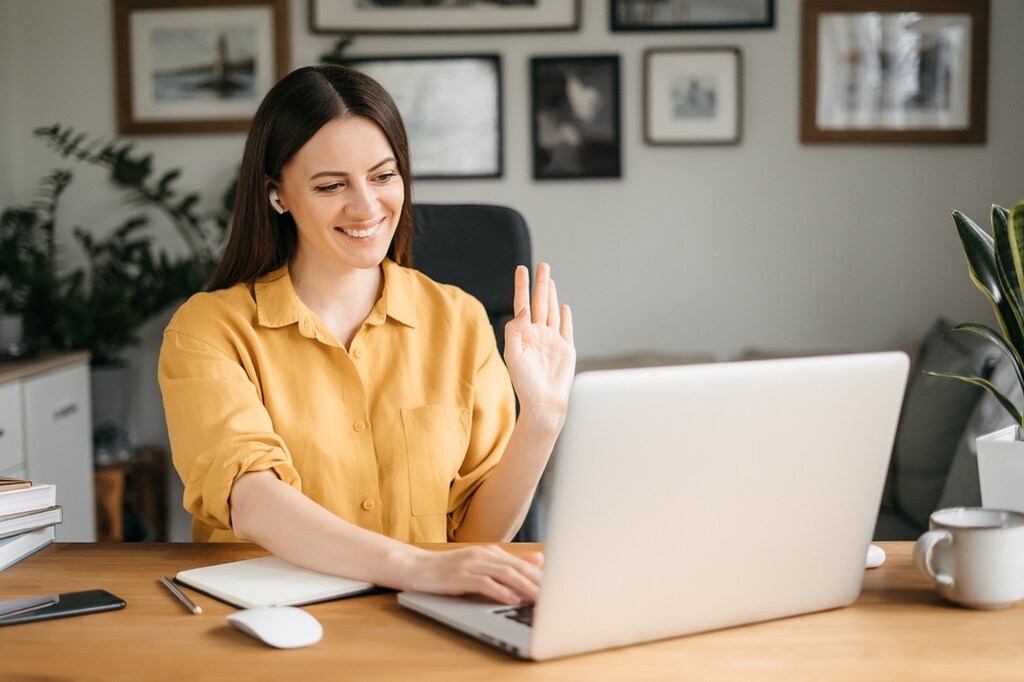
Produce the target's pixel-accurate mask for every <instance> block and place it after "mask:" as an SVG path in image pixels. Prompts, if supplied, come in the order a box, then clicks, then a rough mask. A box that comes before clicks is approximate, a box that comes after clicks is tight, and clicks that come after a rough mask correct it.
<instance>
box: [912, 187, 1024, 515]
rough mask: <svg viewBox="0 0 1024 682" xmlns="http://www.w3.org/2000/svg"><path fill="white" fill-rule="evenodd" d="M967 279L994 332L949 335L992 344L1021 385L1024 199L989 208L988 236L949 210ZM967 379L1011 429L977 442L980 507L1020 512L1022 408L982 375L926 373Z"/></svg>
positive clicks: (974, 329) (963, 328)
mask: <svg viewBox="0 0 1024 682" xmlns="http://www.w3.org/2000/svg"><path fill="white" fill-rule="evenodd" d="M953 222H954V223H955V225H956V229H957V233H958V234H959V236H960V242H961V245H962V246H963V250H964V255H965V256H966V257H967V267H968V271H969V273H970V277H971V280H972V281H973V282H974V284H975V285H976V286H977V287H978V288H979V289H980V290H981V292H982V293H983V294H985V296H986V297H987V298H988V300H989V302H991V304H992V309H993V310H994V312H995V316H996V321H997V322H998V325H999V329H998V330H996V329H993V328H991V327H989V326H987V325H984V324H978V323H967V324H961V325H957V326H956V327H954V328H953V329H952V330H951V331H950V333H953V332H967V333H973V334H977V335H979V336H981V337H983V338H985V339H987V340H988V341H989V342H991V343H993V344H995V346H997V347H998V348H999V349H1000V351H1002V353H1003V354H1004V355H1005V356H1006V358H1007V360H1008V361H1009V362H1010V364H1011V366H1012V367H1013V369H1014V372H1015V374H1016V377H1017V381H1018V382H1020V384H1021V386H1022V387H1024V201H1021V202H1019V203H1017V204H1016V205H1015V206H1014V207H1013V208H1012V209H1010V210H1006V209H1005V208H1003V207H1001V206H996V205H993V206H992V211H991V223H992V234H991V235H989V234H988V233H987V232H985V230H983V229H981V228H980V227H978V225H976V224H975V223H974V222H973V221H972V220H971V219H970V218H968V217H967V216H965V215H964V214H963V213H961V212H960V211H955V210H954V211H953ZM929 374H933V375H935V376H945V377H951V378H954V379H959V380H961V381H967V382H970V383H972V384H975V385H977V386H981V387H982V388H984V389H985V390H986V391H988V392H989V393H991V394H992V395H993V396H994V397H995V398H996V400H998V401H999V404H1000V405H1002V407H1003V409H1005V410H1006V412H1007V414H1009V415H1010V417H1011V418H1012V419H1013V422H1014V425H1013V426H1010V427H1007V428H1004V429H1000V430H998V431H995V432H993V433H990V434H986V435H983V436H980V437H979V438H978V440H977V451H978V477H979V480H980V483H981V499H982V504H984V505H985V506H986V507H992V508H997V509H1014V510H1018V511H1024V430H1022V427H1024V405H1016V404H1014V402H1013V401H1012V400H1010V398H1008V397H1007V396H1006V394H1005V393H1004V392H1002V391H1000V390H999V389H998V388H997V387H996V386H995V385H994V384H993V383H992V382H991V381H989V380H988V379H986V378H984V377H978V376H963V375H959V374H947V373H941V372H929Z"/></svg>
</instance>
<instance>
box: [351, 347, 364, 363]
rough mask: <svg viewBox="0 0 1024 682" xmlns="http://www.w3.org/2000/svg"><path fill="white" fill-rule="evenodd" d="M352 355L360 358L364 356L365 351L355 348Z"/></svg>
mask: <svg viewBox="0 0 1024 682" xmlns="http://www.w3.org/2000/svg"><path fill="white" fill-rule="evenodd" d="M352 357H354V358H355V359H356V360H358V359H359V358H361V357H363V351H361V350H359V349H358V348H353V349H352Z"/></svg>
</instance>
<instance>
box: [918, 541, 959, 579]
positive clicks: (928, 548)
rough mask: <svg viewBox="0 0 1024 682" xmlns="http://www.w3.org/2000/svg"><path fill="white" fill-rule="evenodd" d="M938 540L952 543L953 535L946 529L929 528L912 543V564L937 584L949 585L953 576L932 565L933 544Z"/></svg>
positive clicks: (937, 542)
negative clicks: (940, 571) (938, 570)
mask: <svg viewBox="0 0 1024 682" xmlns="http://www.w3.org/2000/svg"><path fill="white" fill-rule="evenodd" d="M940 542H946V543H949V544H952V543H953V536H952V535H950V534H949V532H948V531H944V530H930V531H928V532H927V533H925V534H924V535H922V536H921V537H919V538H918V539H917V542H916V543H914V565H915V566H917V568H918V570H919V571H921V572H922V573H925V574H927V575H928V577H929V578H931V579H932V580H934V581H935V582H936V583H937V584H939V585H944V586H946V587H951V586H952V585H953V576H951V575H949V574H948V573H939V572H937V571H936V570H935V567H934V566H933V565H932V554H933V552H934V550H935V546H936V545H937V544H939V543H940Z"/></svg>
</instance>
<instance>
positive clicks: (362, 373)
mask: <svg viewBox="0 0 1024 682" xmlns="http://www.w3.org/2000/svg"><path fill="white" fill-rule="evenodd" d="M411 178H412V175H411V172H410V169H409V152H408V143H407V140H406V135H405V130H404V127H403V125H402V122H401V118H400V116H399V114H398V111H397V109H396V107H395V105H394V102H393V101H392V100H391V98H390V97H389V96H388V95H387V93H386V92H385V91H384V90H383V88H381V87H380V85H378V84H377V83H376V82H375V81H373V80H372V79H370V78H369V77H367V76H365V75H363V74H361V73H359V72H357V71H354V70H350V69H346V68H343V67H306V68H302V69H298V70H296V71H294V72H292V73H291V74H289V75H288V76H286V77H285V78H284V79H282V80H281V81H280V82H279V83H278V84H277V85H276V86H274V88H273V89H271V91H270V92H269V93H268V94H267V96H266V98H265V99H264V101H263V103H262V104H261V105H260V108H259V110H258V111H257V113H256V115H255V117H254V119H253V123H252V127H251V129H250V132H249V136H248V139H247V141H246V146H245V152H244V154H243V158H242V166H241V170H240V175H239V180H238V195H237V204H236V209H235V214H234V221H233V224H232V229H231V234H230V236H229V238H228V243H227V246H226V248H225V252H224V256H223V258H222V260H221V263H220V266H219V268H218V270H217V272H216V273H215V274H214V276H213V279H212V282H211V285H210V291H209V292H208V293H201V294H197V295H196V296H193V297H192V298H191V299H190V300H189V301H188V302H187V303H185V304H184V305H183V306H182V307H181V309H180V310H179V311H178V312H177V314H176V315H175V316H174V318H173V319H172V320H171V322H170V324H169V325H168V327H167V330H166V331H165V335H164V343H163V347H162V349H161V354H160V370H159V375H160V386H161V390H162V392H163V398H164V408H165V411H166V413H167V424H168V430H169V433H170V438H171V447H172V451H173V458H174V464H175V467H176V468H177V470H178V473H179V474H180V476H181V478H182V480H183V482H184V484H185V496H184V504H185V507H186V509H187V510H188V511H189V512H190V513H192V514H193V526H192V532H193V537H194V539H195V540H197V541H225V540H235V539H238V540H247V541H251V542H255V543H258V544H260V545H261V546H263V547H264V548H266V549H268V550H269V551H271V552H273V553H274V554H276V555H278V556H281V557H283V558H285V559H287V560H289V561H291V562H293V563H296V564H298V565H301V566H305V567H308V568H311V569H314V570H318V571H322V572H325V573H333V574H338V575H344V576H347V577H351V578H355V579H361V580H368V581H372V582H374V583H377V584H380V585H385V586H388V587H392V588H395V589H402V590H406V589H414V590H421V591H432V592H439V593H446V594H460V593H478V594H482V595H485V596H487V597H490V598H492V599H495V600H497V601H500V602H503V603H515V602H520V601H530V600H532V599H534V598H535V597H536V594H537V586H538V584H539V580H540V565H541V562H542V560H541V557H540V556H539V555H535V556H530V557H526V558H525V559H521V558H516V557H513V556H512V555H510V554H509V553H507V552H504V551H503V550H501V549H499V548H496V547H493V546H491V547H472V548H465V549H460V550H456V551H450V552H429V551H425V550H422V549H419V548H416V547H413V546H412V545H410V544H407V543H410V542H444V541H446V540H452V541H460V542H465V541H485V542H500V541H507V540H509V539H510V538H511V537H512V536H513V534H514V533H515V531H516V529H517V528H518V527H519V525H520V524H521V523H522V520H523V518H524V517H525V514H526V511H527V509H528V507H529V502H530V499H531V497H532V494H533V491H534V490H535V488H536V485H537V482H538V480H539V478H540V475H541V473H542V471H543V469H544V466H545V464H546V463H547V459H548V457H549V455H550V453H551V449H552V447H553V445H554V442H555V438H556V437H557V435H558V433H559V431H560V430H561V428H562V424H563V423H564V420H565V411H566V406H567V403H568V397H569V391H570V388H571V385H572V377H573V372H574V366H575V360H576V354H575V349H574V347H573V341H572V320H571V315H570V312H569V309H568V307H567V306H559V304H558V298H557V295H556V291H555V285H554V282H553V281H551V279H550V273H549V269H548V267H547V265H545V264H540V265H539V266H538V267H537V276H536V282H535V284H534V291H533V296H532V299H531V297H530V295H529V282H528V273H527V271H526V269H525V268H524V267H519V268H517V269H516V271H515V273H514V278H515V279H514V281H515V294H514V308H515V311H516V315H515V318H514V319H513V320H512V321H511V322H509V324H508V326H507V327H506V330H505V339H506V340H505V344H506V349H505V362H504V363H503V362H502V359H501V357H500V356H499V355H498V352H497V347H496V343H495V340H494V334H493V331H492V329H491V327H490V325H489V323H488V320H487V317H486V314H485V313H484V311H483V307H482V306H481V305H480V304H479V302H477V301H476V300H475V299H473V298H472V297H470V296H468V295H467V294H465V293H463V292H462V291H460V290H458V289H456V288H454V287H451V286H446V285H441V284H437V283H435V282H433V281H431V280H429V279H428V278H426V277H425V276H424V275H422V274H421V273H418V272H416V271H414V270H411V269H408V268H407V267H405V266H408V265H410V264H411V261H412V255H411V246H412V208H411V203H410V199H411ZM481 227H482V229H483V228H485V227H486V226H481ZM512 274H513V273H510V275H512ZM506 365H507V367H506ZM510 380H511V381H510ZM513 387H514V390H515V394H517V395H518V398H519V402H520V412H519V416H518V419H517V418H516V416H515V396H514V394H513Z"/></svg>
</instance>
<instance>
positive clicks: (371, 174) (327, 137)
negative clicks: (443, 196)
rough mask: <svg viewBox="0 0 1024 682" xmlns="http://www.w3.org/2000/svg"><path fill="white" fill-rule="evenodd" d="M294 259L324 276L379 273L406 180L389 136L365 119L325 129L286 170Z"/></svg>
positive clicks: (283, 191) (282, 195) (283, 188)
mask: <svg viewBox="0 0 1024 682" xmlns="http://www.w3.org/2000/svg"><path fill="white" fill-rule="evenodd" d="M278 196H279V201H280V203H281V205H282V206H283V207H284V209H285V210H287V211H290V212H291V214H292V217H293V218H294V219H295V225H296V226H297V228H298V249H297V253H296V258H301V259H303V260H304V261H305V262H306V263H308V264H310V265H313V266H314V267H320V268H323V269H324V270H325V271H331V270H333V271H338V270H353V269H368V268H375V267H377V266H378V265H380V263H381V261H382V260H384V257H385V256H386V255H387V252H388V247H389V246H390V244H391V239H392V238H393V237H394V235H395V230H396V228H397V227H398V219H399V217H400V216H401V213H402V203H403V200H404V181H403V180H402V176H401V175H399V173H398V163H397V161H396V160H395V154H394V151H393V150H392V149H391V144H390V143H389V142H388V138H387V137H386V136H385V135H384V131H382V130H381V129H380V126H378V125H377V124H376V123H375V122H374V121H373V120H371V119H369V118H366V117H364V116H355V117H349V118H337V119H334V120H333V121H330V122H329V123H327V124H325V125H324V126H323V127H322V128H321V129H320V130H318V131H317V133H316V134H315V135H313V137H311V138H310V139H309V141H308V142H306V144H305V145H303V147H302V148H301V149H299V151H298V152H296V154H295V156H293V157H292V158H291V160H290V161H289V162H288V163H287V164H286V165H285V166H284V168H282V169H281V182H280V184H279V185H278Z"/></svg>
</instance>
